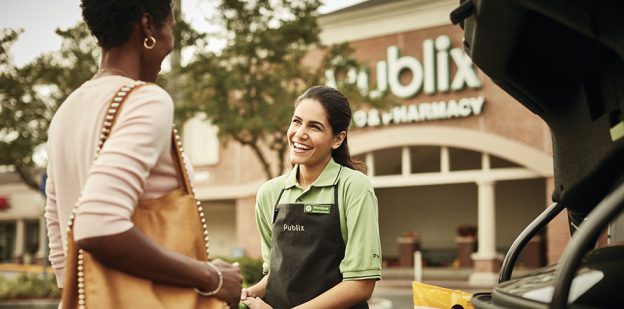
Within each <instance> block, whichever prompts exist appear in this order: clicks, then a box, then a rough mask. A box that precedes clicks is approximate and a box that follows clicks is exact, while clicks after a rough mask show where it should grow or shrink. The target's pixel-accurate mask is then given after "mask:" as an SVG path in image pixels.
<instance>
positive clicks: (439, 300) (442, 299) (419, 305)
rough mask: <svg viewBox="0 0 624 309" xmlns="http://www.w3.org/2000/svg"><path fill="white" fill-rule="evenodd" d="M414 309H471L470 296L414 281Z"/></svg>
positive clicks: (458, 291)
mask: <svg viewBox="0 0 624 309" xmlns="http://www.w3.org/2000/svg"><path fill="white" fill-rule="evenodd" d="M412 289H413V290H414V309H424V308H445V309H451V308H452V309H461V308H463V309H473V308H474V307H473V306H472V304H471V303H470V298H472V294H469V293H466V292H463V291H460V290H449V289H446V288H443V287H439V286H435V285H428V284H424V283H420V282H417V281H414V282H413V283H412Z"/></svg>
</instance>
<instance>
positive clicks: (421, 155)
mask: <svg viewBox="0 0 624 309" xmlns="http://www.w3.org/2000/svg"><path fill="white" fill-rule="evenodd" d="M410 157H411V162H412V164H411V165H412V173H413V174H414V173H436V172H440V147H438V146H418V147H410Z"/></svg>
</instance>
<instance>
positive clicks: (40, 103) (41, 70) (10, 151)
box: [0, 23, 99, 189]
mask: <svg viewBox="0 0 624 309" xmlns="http://www.w3.org/2000/svg"><path fill="white" fill-rule="evenodd" d="M19 34H20V31H15V30H12V29H4V30H3V32H2V33H1V34H0V36H1V38H0V42H2V43H1V45H2V47H1V48H2V53H1V54H2V55H3V56H2V57H1V58H0V66H1V67H2V72H1V73H0V99H1V101H2V109H1V110H0V122H1V123H2V129H0V165H12V166H14V167H15V169H16V171H17V172H18V173H19V174H20V176H21V177H22V180H23V181H24V182H25V183H26V184H27V185H29V186H30V187H32V188H33V189H38V188H39V185H40V184H39V183H38V180H36V179H37V177H36V174H38V172H41V169H40V168H39V169H37V167H36V166H35V164H34V162H33V159H32V155H33V152H34V150H35V148H36V147H37V146H38V145H41V144H43V143H44V142H45V141H46V140H47V128H48V125H49V123H50V120H51V119H52V116H53V115H54V112H55V111H56V109H57V108H58V107H59V105H60V104H61V103H62V102H63V100H64V99H65V98H66V97H67V96H68V95H69V93H71V91H72V90H73V89H75V88H76V87H78V86H79V85H80V84H82V83H83V82H84V81H85V80H87V79H89V78H90V77H91V76H93V74H94V73H95V71H96V70H97V63H96V59H97V58H98V57H99V56H98V50H97V48H96V44H95V41H94V40H93V38H92V37H91V36H90V35H89V32H88V30H87V27H86V26H85V25H84V24H82V23H80V24H78V25H76V26H75V27H73V28H69V29H67V30H60V29H59V30H56V34H57V35H59V36H61V38H62V45H61V49H60V50H59V51H54V52H50V53H47V54H44V55H41V56H39V57H38V58H36V59H35V60H33V61H32V62H31V63H29V64H27V65H25V66H23V67H20V68H18V67H16V66H15V65H14V63H13V62H12V61H11V58H10V57H9V55H10V54H9V53H8V51H9V48H10V46H11V44H12V43H14V42H15V41H16V40H17V39H18V38H19Z"/></svg>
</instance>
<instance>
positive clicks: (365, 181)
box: [340, 167, 373, 188]
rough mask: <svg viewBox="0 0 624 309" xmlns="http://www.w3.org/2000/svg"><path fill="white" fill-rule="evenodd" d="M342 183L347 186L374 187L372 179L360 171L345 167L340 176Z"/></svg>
mask: <svg viewBox="0 0 624 309" xmlns="http://www.w3.org/2000/svg"><path fill="white" fill-rule="evenodd" d="M340 181H341V182H342V183H344V184H346V185H347V186H349V185H358V186H363V187H370V188H372V187H373V184H372V182H371V181H370V178H369V177H368V176H366V175H365V174H363V173H362V172H360V171H357V170H354V169H350V168H348V167H345V168H343V169H342V172H341V174H340Z"/></svg>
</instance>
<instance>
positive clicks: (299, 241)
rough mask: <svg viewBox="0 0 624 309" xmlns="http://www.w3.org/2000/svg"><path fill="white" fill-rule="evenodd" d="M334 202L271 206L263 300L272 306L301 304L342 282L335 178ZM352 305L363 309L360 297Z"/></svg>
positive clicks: (343, 250) (342, 255)
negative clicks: (269, 238) (269, 246)
mask: <svg viewBox="0 0 624 309" xmlns="http://www.w3.org/2000/svg"><path fill="white" fill-rule="evenodd" d="M333 190H334V203H333V204H304V203H298V204H280V203H279V202H280V199H281V197H282V194H283V193H284V189H282V191H281V192H280V194H279V197H278V198H277V202H276V203H275V209H274V212H273V228H272V230H273V237H272V245H271V268H270V271H269V279H268V283H267V289H266V294H265V299H264V300H265V302H266V303H268V304H269V305H271V306H272V307H273V308H275V309H284V308H292V307H295V306H298V305H300V304H303V303H305V302H307V301H309V300H311V299H313V298H315V297H317V296H318V295H321V294H323V293H324V292H325V291H327V290H329V289H331V288H332V287H334V286H335V285H337V284H338V283H340V282H342V274H341V273H340V268H339V267H340V262H341V261H342V259H343V258H344V252H345V244H344V241H343V240H342V233H341V230H340V214H339V212H338V184H337V183H336V184H335V185H334V186H333ZM351 308H354V309H368V304H367V303H366V302H363V303H361V304H358V305H356V306H353V307H351Z"/></svg>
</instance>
